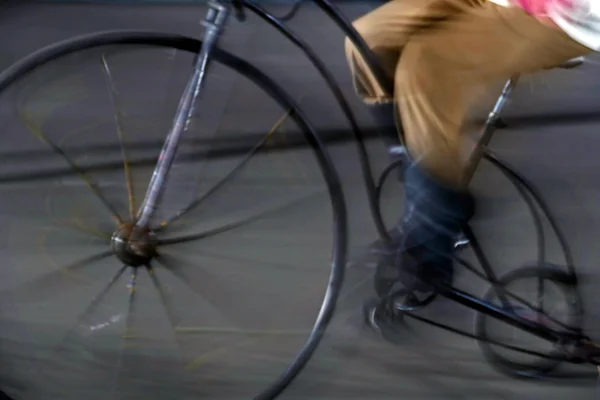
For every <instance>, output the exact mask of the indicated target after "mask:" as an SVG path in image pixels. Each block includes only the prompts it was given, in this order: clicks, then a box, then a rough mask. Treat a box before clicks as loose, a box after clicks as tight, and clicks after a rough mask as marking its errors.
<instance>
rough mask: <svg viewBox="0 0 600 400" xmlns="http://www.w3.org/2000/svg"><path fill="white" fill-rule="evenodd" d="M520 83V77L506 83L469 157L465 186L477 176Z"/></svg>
mask: <svg viewBox="0 0 600 400" xmlns="http://www.w3.org/2000/svg"><path fill="white" fill-rule="evenodd" d="M518 82H519V77H518V76H515V77H513V78H511V79H509V80H508V81H507V82H506V84H505V85H504V88H503V89H502V93H501V94H500V97H498V100H497V101H496V104H495V105H494V108H493V109H492V111H491V112H490V113H489V115H488V117H487V119H486V121H485V124H484V126H483V130H482V133H481V136H480V137H479V140H478V141H477V144H476V145H475V147H474V149H473V153H472V154H471V156H470V157H469V161H468V162H467V168H466V169H465V175H464V182H465V186H468V184H469V182H471V179H472V178H473V175H474V174H475V170H476V169H477V166H478V165H479V162H480V161H481V158H482V157H483V154H484V153H485V149H486V147H487V145H488V144H489V143H490V141H491V140H492V136H493V135H494V132H496V122H498V119H499V118H500V113H501V112H502V110H503V109H504V106H505V105H506V103H507V102H508V99H509V98H510V95H511V94H512V91H513V89H514V88H515V86H517V83H518Z"/></svg>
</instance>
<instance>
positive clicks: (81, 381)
mask: <svg viewBox="0 0 600 400" xmlns="http://www.w3.org/2000/svg"><path fill="white" fill-rule="evenodd" d="M200 47H201V42H200V41H198V40H195V39H192V38H187V37H182V36H179V35H173V34H162V33H152V32H133V31H124V32H105V33H97V34H92V35H88V36H82V37H78V38H75V39H72V40H68V41H65V42H61V43H58V44H56V45H52V46H49V47H48V48H45V49H42V50H40V51H38V52H36V53H34V54H32V55H31V56H29V57H27V58H26V59H24V60H23V61H21V62H19V63H17V64H15V65H14V66H12V67H11V68H9V69H8V70H6V71H5V72H4V73H3V74H1V75H0V92H1V94H2V98H1V99H0V101H1V103H0V106H1V107H0V108H1V109H2V110H3V114H2V122H3V129H2V130H3V133H2V136H3V137H4V138H5V145H4V146H2V148H3V149H4V150H3V152H4V153H5V154H4V156H0V160H2V161H4V162H5V163H3V164H4V165H3V170H2V171H3V172H2V173H1V174H0V190H1V191H2V195H1V198H2V207H0V210H2V214H1V217H2V219H3V224H4V228H2V229H0V230H1V231H2V236H3V238H2V242H3V243H2V245H3V246H7V249H6V250H4V249H3V250H2V252H1V254H3V256H4V260H3V261H2V263H1V265H2V266H3V278H2V284H1V285H0V286H1V287H0V325H1V326H2V334H1V335H2V338H0V341H2V342H3V343H2V346H0V348H1V349H0V357H1V358H2V361H1V362H0V365H2V366H3V368H2V371H0V384H4V386H6V387H5V389H6V390H7V391H8V392H10V393H11V394H12V395H13V396H14V397H15V398H17V399H19V398H26V399H50V398H57V399H58V398H60V399H82V398H90V399H92V398H94V399H95V398H102V399H104V398H112V399H133V398H144V397H153V398H156V397H157V396H158V397H161V398H196V397H206V398H219V397H236V398H238V397H242V398H249V397H251V396H252V395H255V397H254V398H255V399H272V398H274V397H276V396H277V395H278V394H279V393H280V392H281V391H282V390H284V389H285V388H286V387H287V386H288V385H289V383H290V382H291V381H292V380H293V378H294V377H295V376H296V375H297V374H298V373H299V372H300V371H301V369H302V368H303V367H304V365H305V364H306V363H307V362H308V360H309V359H310V357H311V355H312V354H313V352H314V351H315V349H316V348H317V346H318V344H319V342H320V340H321V338H322V337H323V335H324V333H325V330H326V328H327V326H328V324H329V322H330V320H331V318H332V315H333V311H334V308H335V304H336V300H337V297H338V294H339V291H340V287H341V285H342V278H343V272H344V266H345V255H346V241H347V232H346V208H345V203H344V197H343V193H342V188H341V184H340V180H339V178H338V175H337V172H336V171H335V169H334V166H333V164H332V161H331V159H330V157H329V155H328V153H327V151H326V150H325V148H324V146H323V143H322V142H321V141H320V139H319V137H318V136H317V134H316V132H315V130H314V129H313V128H312V127H311V125H310V124H309V123H308V121H307V120H306V118H305V117H304V116H303V114H302V113H301V111H300V110H299V109H298V107H297V106H296V105H295V104H294V101H293V100H292V99H291V98H290V97H289V96H288V95H287V94H286V93H285V91H283V90H282V89H281V88H280V87H278V86H277V85H276V84H275V83H274V82H273V81H272V80H270V79H269V78H268V77H267V76H266V75H265V74H263V73H262V72H261V71H259V70H258V69H256V68H255V67H253V66H252V65H251V64H249V63H247V62H245V61H243V60H241V59H239V58H237V57H235V56H233V55H231V54H229V53H226V52H224V51H222V50H219V49H216V50H214V52H213V53H212V65H213V67H214V68H215V69H216V70H217V73H216V74H214V75H213V76H211V74H209V75H208V77H207V79H208V81H207V87H210V85H211V82H213V83H214V82H215V80H216V81H218V82H216V83H215V86H216V88H217V89H216V91H215V94H214V96H213V97H212V98H211V97H210V96H209V95H207V94H206V93H203V96H201V97H202V98H203V99H207V101H206V102H205V103H206V107H207V108H206V109H202V110H201V111H200V112H201V113H203V114H202V115H201V116H198V115H197V116H196V117H197V118H196V120H195V121H193V122H192V124H191V125H192V127H191V128H190V129H189V131H188V132H186V133H185V136H184V141H185V144H187V147H186V146H183V147H185V149H186V150H187V151H183V152H182V153H180V155H179V156H178V158H177V159H176V161H175V165H174V168H173V170H172V176H170V177H169V181H168V182H169V184H168V186H167V191H166V193H165V196H164V198H163V200H162V203H161V204H160V210H159V212H158V213H157V215H158V217H157V218H156V219H155V220H154V221H151V230H152V232H151V233H150V234H148V236H147V237H148V238H149V239H152V240H151V242H152V243H151V244H152V245H153V246H154V245H156V246H157V248H156V251H155V252H154V251H153V252H152V254H150V253H148V255H147V257H146V256H144V257H145V258H144V257H142V258H135V259H131V258H128V253H127V254H126V253H125V252H123V249H122V246H121V242H122V239H123V237H124V235H125V236H126V235H128V232H129V233H130V230H131V226H132V224H133V223H134V221H135V217H136V215H137V212H138V211H139V207H140V204H141V201H142V200H143V196H144V192H145V188H146V187H147V184H148V181H149V179H150V177H151V173H152V169H153V167H154V165H155V162H156V159H157V157H158V153H159V150H160V147H161V145H162V142H163V141H164V138H165V135H166V133H167V130H168V126H169V124H170V121H171V119H170V118H156V117H157V115H159V114H160V113H162V112H165V115H166V114H168V113H169V112H168V110H169V107H171V106H169V105H168V104H171V105H176V103H177V99H178V97H177V96H176V95H173V97H172V98H171V102H168V101H166V100H168V99H165V98H164V97H167V96H164V97H163V98H160V96H155V95H150V94H147V93H148V92H147V91H146V88H147V87H150V86H153V85H155V84H157V83H158V78H156V76H154V75H148V74H150V73H153V71H154V72H157V73H158V72H162V68H165V65H167V64H166V63H167V62H171V61H172V60H175V59H177V57H178V56H177V55H178V54H180V53H183V55H184V56H183V58H179V59H180V60H183V61H184V62H181V63H179V64H178V65H177V68H178V69H176V71H175V73H172V74H171V75H170V77H169V79H167V80H166V81H165V82H166V83H165V85H164V88H165V89H168V88H173V87H175V86H177V84H179V85H180V86H181V84H182V83H185V79H187V76H189V72H190V70H191V65H192V62H193V59H194V57H195V56H196V55H197V54H198V52H199V50H200ZM132 49H142V50H143V51H142V52H140V51H137V52H131V50H132ZM150 51H154V52H155V53H153V54H152V55H149V53H148V52H150ZM65 60H67V61H68V60H70V61H73V63H74V65H75V66H76V67H77V68H78V71H77V72H76V73H69V72H68V71H67V72H65V71H66V69H65V68H64V65H61V62H62V63H63V64H64V63H65ZM165 60H166V61H165ZM163 61H164V63H163ZM132 63H138V64H136V68H134V69H133V71H129V72H128V71H126V70H127V68H129V67H130V66H131V65H132ZM52 65H58V66H56V67H55V68H51V66H52ZM220 71H225V72H223V74H225V75H219V72H220ZM232 73H233V74H238V75H239V77H241V78H242V79H238V78H236V80H235V81H236V82H241V83H240V85H243V86H244V90H254V92H249V93H250V94H248V92H245V93H247V94H246V95H245V96H237V97H236V96H233V97H234V100H233V103H234V110H233V111H234V112H233V113H231V114H227V113H223V112H222V110H221V113H222V114H225V115H221V118H222V119H225V120H227V121H226V122H218V121H215V115H217V114H218V113H217V112H216V111H211V110H209V111H207V109H209V107H210V106H211V105H215V104H219V103H220V104H221V105H223V104H225V103H223V99H222V98H220V97H219V95H220V94H222V93H223V92H224V91H225V89H224V88H225V87H226V86H227V83H226V82H225V81H224V80H223V81H219V79H223V78H224V77H225V78H224V79H227V77H226V74H232ZM119 82H120V83H122V84H124V85H126V86H127V85H129V86H128V87H129V88H131V89H132V90H133V92H127V91H126V90H124V89H123V86H120V85H119ZM163 83H164V82H163ZM181 87H182V86H181ZM206 90H208V91H210V89H206ZM92 92H93V93H96V94H97V95H98V96H97V97H94V96H91V95H90V93H92ZM135 92H137V93H138V94H139V93H146V94H145V95H142V96H139V97H138V98H137V99H133V101H132V99H131V98H130V97H132V94H133V93H135ZM179 93H180V92H179ZM159 94H160V92H159ZM128 96H129V97H128ZM92 97H94V99H92ZM40 98H41V99H40ZM243 99H245V100H247V101H248V102H249V104H252V105H253V106H255V108H254V109H259V110H262V109H278V110H279V115H278V117H281V118H280V119H279V121H277V120H276V122H277V123H276V124H275V126H273V128H272V129H269V130H268V131H262V133H259V134H256V135H251V134H244V135H242V134H240V132H239V131H237V130H236V131H235V135H233V136H232V137H231V136H230V137H228V138H225V139H221V138H212V139H214V140H212V141H211V140H209V139H211V138H207V137H206V135H209V134H210V133H213V134H214V131H215V130H217V131H218V130H219V129H221V130H226V128H227V127H229V128H230V130H232V128H231V124H232V121H235V120H242V119H243V120H244V125H243V127H246V126H247V125H250V124H252V123H253V122H255V120H257V119H260V118H259V116H257V115H256V114H252V113H248V111H247V110H248V109H249V108H251V107H250V106H244V105H243V103H242V105H240V103H239V102H240V101H241V100H243ZM128 100H129V101H132V104H136V106H131V107H124V103H127V101H128ZM203 104H204V103H202V100H201V102H200V104H199V108H202V107H203ZM223 107H224V106H223ZM261 107H262V108H261ZM171 109H172V110H174V106H173V107H171ZM236 111H237V112H236ZM104 113H106V115H107V116H109V118H107V121H108V122H105V121H101V118H98V117H99V115H104ZM171 116H172V113H171ZM203 118H204V121H208V122H207V123H206V124H203ZM284 121H293V125H294V126H295V132H293V133H292V134H288V135H287V137H284V138H283V140H282V139H281V137H280V136H281V135H280V132H281V131H282V129H281V126H282V124H283V123H284ZM272 122H275V121H272ZM286 123H287V122H286ZM67 125H71V126H69V127H68V128H66V127H65V126H67ZM72 125H75V127H73V126H72ZM74 128H75V129H74ZM154 132H157V133H156V136H153V135H154ZM259 132H261V130H259ZM29 133H31V134H33V135H31V134H29ZM246 133H247V132H246ZM208 145H214V146H213V147H210V148H207V146H208ZM9 149H10V151H9ZM208 164H212V166H211V167H209V166H208ZM252 168H256V169H255V170H252ZM298 169H302V172H301V173H300V178H297V179H295V180H294V178H293V177H291V175H293V174H294V172H296V171H297V170H298ZM248 171H252V172H248ZM199 175H203V176H202V178H203V179H202V181H201V182H199V180H198V176H199ZM283 177H285V179H284V178H283ZM319 205H321V206H322V207H319ZM332 221H333V225H332V224H331V222H332ZM8 224H11V225H10V226H11V228H6V226H8ZM234 235H238V236H234ZM146 245H148V246H150V244H149V243H143V244H142V247H143V246H146ZM278 257H280V258H281V259H278ZM319 277H320V278H319ZM261 301H262V303H261ZM307 306H308V307H309V308H310V307H312V309H310V310H309V311H307V310H306V307H307ZM251 349H254V350H251ZM6 382H8V383H6ZM14 382H16V383H17V384H16V385H11V383H14ZM256 391H259V394H258V395H256ZM249 392H250V393H249Z"/></svg>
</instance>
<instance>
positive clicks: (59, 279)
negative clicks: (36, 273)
mask: <svg viewBox="0 0 600 400" xmlns="http://www.w3.org/2000/svg"><path fill="white" fill-rule="evenodd" d="M112 254H113V252H112V251H111V250H108V251H104V252H102V253H99V254H95V255H93V256H90V257H87V258H84V259H83V260H79V261H77V262H74V263H72V264H70V265H68V266H66V267H63V268H61V269H59V270H57V271H53V272H49V273H46V274H44V275H42V276H40V277H38V278H36V279H35V280H33V281H32V282H27V283H23V284H21V285H18V286H17V287H15V288H11V289H8V290H5V291H2V292H0V302H1V303H2V304H9V302H11V303H18V302H20V301H27V300H31V299H36V300H41V299H44V298H47V297H52V296H53V295H55V294H56V292H57V291H64V290H66V288H65V285H64V283H65V279H71V280H73V281H75V280H76V279H75V278H74V276H73V274H74V273H75V272H77V271H79V270H81V269H82V268H84V267H86V266H87V265H88V264H90V263H93V262H96V261H100V260H103V259H105V258H107V257H109V256H110V255H112ZM79 282H81V280H79Z"/></svg>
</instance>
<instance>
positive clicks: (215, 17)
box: [136, 0, 230, 228]
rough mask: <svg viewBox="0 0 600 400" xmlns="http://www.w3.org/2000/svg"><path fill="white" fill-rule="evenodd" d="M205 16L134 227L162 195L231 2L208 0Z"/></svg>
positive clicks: (147, 216)
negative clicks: (197, 50)
mask: <svg viewBox="0 0 600 400" xmlns="http://www.w3.org/2000/svg"><path fill="white" fill-rule="evenodd" d="M208 6H209V9H208V12H207V13H206V17H205V18H204V21H203V22H202V25H203V26H204V35H203V41H202V47H201V49H200V53H199V55H198V57H197V59H196V61H195V63H194V71H193V73H192V75H191V77H190V79H189V81H188V84H187V86H186V88H185V90H184V92H183V95H182V96H181V100H180V101H179V105H178V107H177V112H176V114H175V118H174V120H173V125H172V127H171V130H170V132H169V134H168V135H167V138H166V139H165V142H164V144H163V147H162V149H161V152H160V155H159V157H158V162H157V163H156V167H155V168H154V172H153V173H152V178H151V180H150V184H149V185H148V189H147V191H146V195H145V197H144V201H143V203H142V206H141V207H140V210H139V212H138V215H137V218H136V227H139V228H145V227H147V226H148V224H149V223H150V219H151V218H152V215H153V214H154V212H155V210H156V208H157V205H158V203H159V201H160V198H161V196H162V195H163V193H164V191H165V188H166V184H167V179H168V176H169V171H170V170H171V167H172V165H173V161H174V159H175V155H176V154H177V148H178V146H179V142H180V141H181V136H182V135H183V133H184V132H185V131H186V130H187V129H188V127H189V124H190V121H191V118H192V114H193V112H194V106H195V104H196V100H197V98H198V95H199V93H200V90H201V88H202V85H203V83H204V78H205V75H206V71H207V69H208V65H209V62H210V60H209V57H210V54H211V52H212V50H213V49H214V47H215V45H216V44H217V42H218V40H219V38H220V36H221V33H222V32H223V29H224V27H225V24H226V22H227V18H228V17H229V13H230V5H229V4H224V3H222V2H220V1H218V0H217V1H210V2H209V3H208Z"/></svg>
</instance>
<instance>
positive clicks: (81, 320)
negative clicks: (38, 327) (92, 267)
mask: <svg viewBox="0 0 600 400" xmlns="http://www.w3.org/2000/svg"><path fill="white" fill-rule="evenodd" d="M125 269H126V267H122V268H120V269H119V270H118V271H117V272H116V273H115V274H114V275H113V277H112V278H111V279H110V280H109V281H108V284H107V285H106V286H105V287H104V288H103V289H102V290H101V291H100V293H98V294H97V295H96V296H95V297H94V298H93V299H92V301H91V302H90V303H89V304H88V306H87V307H86V308H85V310H84V311H83V312H82V313H81V314H79V316H78V317H77V319H76V320H75V323H74V324H73V327H71V328H70V329H69V330H68V331H67V333H66V334H65V335H64V336H63V338H62V339H61V340H60V342H59V343H58V344H57V345H56V347H54V350H53V351H52V354H51V355H50V356H49V357H48V358H47V359H46V360H45V361H44V362H42V364H41V365H40V366H39V367H38V368H37V371H36V375H38V374H40V373H41V374H43V373H45V370H47V369H48V368H50V365H51V364H52V362H53V361H54V360H56V359H57V355H58V354H59V353H60V352H61V351H64V350H65V347H66V344H67V342H70V341H75V339H77V334H76V330H77V328H79V327H81V326H82V325H83V324H85V323H86V320H87V319H88V318H89V316H90V315H91V314H92V313H93V312H94V311H95V309H96V307H98V304H100V302H101V301H102V300H103V299H104V297H105V296H106V295H107V294H108V292H109V291H110V290H111V289H112V288H113V286H114V284H115V283H116V282H117V281H118V280H119V278H120V277H121V276H122V275H123V272H125ZM38 382H39V381H38ZM30 390H31V391H33V392H34V393H35V392H36V391H39V390H40V387H39V384H38V385H34V386H33V387H31V388H30V389H29V390H27V392H26V394H27V393H28V392H29V391H30ZM29 393H30V392H29ZM24 398H26V396H24ZM31 398H37V396H33V395H32V396H31Z"/></svg>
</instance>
